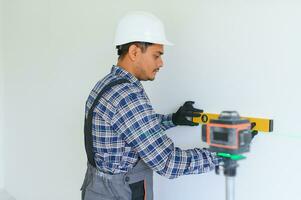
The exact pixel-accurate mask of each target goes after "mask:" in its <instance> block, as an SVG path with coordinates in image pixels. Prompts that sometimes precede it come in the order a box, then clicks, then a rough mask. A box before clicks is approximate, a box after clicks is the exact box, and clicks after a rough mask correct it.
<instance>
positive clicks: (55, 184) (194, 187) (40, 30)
mask: <svg viewBox="0 0 301 200" xmlns="http://www.w3.org/2000/svg"><path fill="white" fill-rule="evenodd" d="M0 2H1V4H2V7H1V6H0V8H1V9H2V10H1V11H0V13H1V16H2V17H3V22H2V24H1V25H2V31H1V32H0V33H1V35H2V40H0V41H1V43H0V44H1V45H0V47H1V49H3V51H1V52H0V53H1V54H0V55H2V56H3V57H2V58H3V66H1V65H0V66H1V68H0V109H1V110H0V131H1V132H0V156H1V157H0V187H3V188H4V189H5V190H6V191H8V192H9V193H10V194H11V195H12V196H14V197H15V198H16V199H17V200H41V199H43V200H75V199H80V191H79V189H80V186H81V183H82V180H83V176H84V172H85V169H86V157H85V152H84V144H83V119H84V115H83V114H84V104H85V100H86V98H87V96H88V94H89V92H90V90H91V88H92V87H93V86H94V84H95V83H96V82H97V81H98V80H99V79H101V78H102V77H103V76H104V75H105V74H107V73H108V72H109V71H110V69H111V66H112V64H115V63H116V51H115V49H114V46H113V45H112V44H113V40H114V32H115V28H116V24H117V22H118V19H119V18H120V17H122V16H123V15H124V14H125V13H126V12H128V11H131V10H144V11H149V12H152V13H153V14H155V15H156V16H158V17H159V18H160V19H161V20H162V21H163V22H164V24H165V27H166V32H167V35H168V38H169V40H170V41H171V42H173V43H175V46H172V47H166V48H165V55H164V60H165V65H164V67H163V68H162V69H161V71H160V72H159V73H158V74H157V78H156V80H155V81H154V82H146V83H144V86H145V89H146V91H147V93H148V94H149V97H150V99H151V101H152V104H153V106H154V108H155V110H156V111H157V112H158V113H172V112H175V111H176V110H177V108H178V107H179V106H180V105H181V104H182V103H183V102H184V101H186V100H194V101H195V102H196V104H195V105H196V107H199V108H202V109H204V110H205V111H206V112H213V113H219V112H221V111H222V110H237V111H239V113H240V114H241V115H244V116H253V117H266V118H273V119H274V122H275V130H274V132H273V133H271V134H259V135H258V136H256V138H255V140H254V141H253V145H252V147H251V148H252V149H251V152H250V153H248V154H246V155H247V157H248V158H247V159H246V160H244V161H241V162H240V167H239V168H238V174H237V177H236V197H237V198H236V199H239V200H254V199H256V200H264V199H274V200H283V199H290V200H297V199H300V196H301V192H300V180H301V173H300V170H299V169H300V164H301V161H300V159H299V154H300V146H301V137H300V122H299V118H300V116H299V115H300V111H301V108H300V105H299V104H300V102H301V95H300V89H299V87H300V85H301V80H300V72H301V70H300V66H301V60H300V52H301V51H300V46H301V39H300V35H301V26H300V21H301V12H300V9H301V3H300V1H297V0H296V1H294V0H241V1H238V0H188V1H180V0H178V1H177V0H173V1H168V0H167V1H159V0H152V1H140V0H131V1H130V0H127V1H117V0H113V1H103V0H72V1H71V0H27V1H22V0H2V1H0ZM1 4H0V5H1ZM0 61H1V60H0ZM0 63H2V61H1V62H0ZM3 89H4V92H3ZM167 134H168V135H169V136H170V137H171V138H172V139H173V140H174V142H175V144H176V145H177V146H179V147H181V148H183V149H185V148H194V147H203V146H204V144H203V143H202V142H201V137H200V136H201V127H193V128H191V127H177V128H174V129H171V130H169V131H168V132H167ZM224 180H225V179H224V176H223V175H219V176H217V175H215V174H214V172H212V173H208V174H202V175H193V176H184V177H180V178H178V179H175V180H168V179H166V178H164V177H160V176H158V175H155V183H154V190H155V199H156V200H166V199H172V200H182V199H187V200H188V199H202V200H220V199H224V195H225V194H224V185H225V184H224Z"/></svg>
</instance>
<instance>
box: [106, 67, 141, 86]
mask: <svg viewBox="0 0 301 200" xmlns="http://www.w3.org/2000/svg"><path fill="white" fill-rule="evenodd" d="M111 73H112V74H114V75H115V76H120V77H122V78H126V79H128V80H129V81H130V82H131V83H134V84H136V85H137V86H138V87H140V88H142V89H143V86H142V84H141V82H140V81H139V80H138V79H137V78H136V77H135V76H134V75H133V74H131V73H130V72H128V71H126V70H125V69H123V68H122V67H119V66H116V65H113V67H112V69H111Z"/></svg>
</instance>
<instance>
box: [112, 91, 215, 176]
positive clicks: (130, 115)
mask: <svg viewBox="0 0 301 200" xmlns="http://www.w3.org/2000/svg"><path fill="white" fill-rule="evenodd" d="M112 126H113V129H114V131H116V132H117V133H118V134H119V135H120V136H121V137H122V138H123V139H124V140H125V141H126V142H127V144H129V145H130V146H131V147H132V148H133V149H134V150H135V151H136V152H137V153H138V154H139V156H140V157H141V158H142V159H143V160H144V162H145V163H146V164H147V165H148V166H149V167H151V168H152V169H153V170H154V171H156V172H157V173H158V174H160V175H163V176H166V177H168V178H176V177H178V176H181V175H188V174H199V173H204V172H208V171H210V170H212V169H214V168H215V166H216V165H218V164H219V158H217V157H216V156H215V153H212V152H209V151H207V150H203V149H198V148H196V149H189V150H182V149H180V148H177V147H175V146H174V144H173V142H172V140H171V139H170V138H168V137H167V135H166V134H165V133H164V129H162V126H161V122H160V121H159V120H158V116H157V115H156V113H155V112H154V110H153V108H152V106H151V105H150V104H149V102H148V101H147V100H146V98H140V97H139V94H136V93H134V92H133V93H131V92H129V93H128V94H127V95H126V96H125V97H123V98H122V100H121V101H120V102H119V105H118V106H117V110H116V113H115V114H114V117H113V119H112Z"/></svg>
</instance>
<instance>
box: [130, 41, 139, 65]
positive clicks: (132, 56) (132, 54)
mask: <svg viewBox="0 0 301 200" xmlns="http://www.w3.org/2000/svg"><path fill="white" fill-rule="evenodd" d="M128 54H129V58H130V59H131V60H132V61H136V60H137V57H138V56H139V55H140V54H141V49H140V48H139V47H138V46H136V45H135V44H132V45H131V46H130V47H129V51H128Z"/></svg>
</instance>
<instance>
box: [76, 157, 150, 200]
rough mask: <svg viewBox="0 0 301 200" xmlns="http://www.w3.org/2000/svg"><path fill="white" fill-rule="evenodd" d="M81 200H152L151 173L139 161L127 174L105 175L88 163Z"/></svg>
mask: <svg viewBox="0 0 301 200" xmlns="http://www.w3.org/2000/svg"><path fill="white" fill-rule="evenodd" d="M81 190H82V200H153V171H152V170H151V169H150V168H149V167H148V166H146V164H145V163H144V162H143V161H142V160H140V161H139V162H138V163H137V165H136V166H135V167H134V168H133V169H131V170H130V171H129V172H127V173H122V174H113V175H111V174H105V173H103V172H100V171H99V170H97V169H96V168H95V167H93V166H92V165H90V164H89V163H88V169H87V171H86V176H85V180H84V183H83V186H82V188H81Z"/></svg>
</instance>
